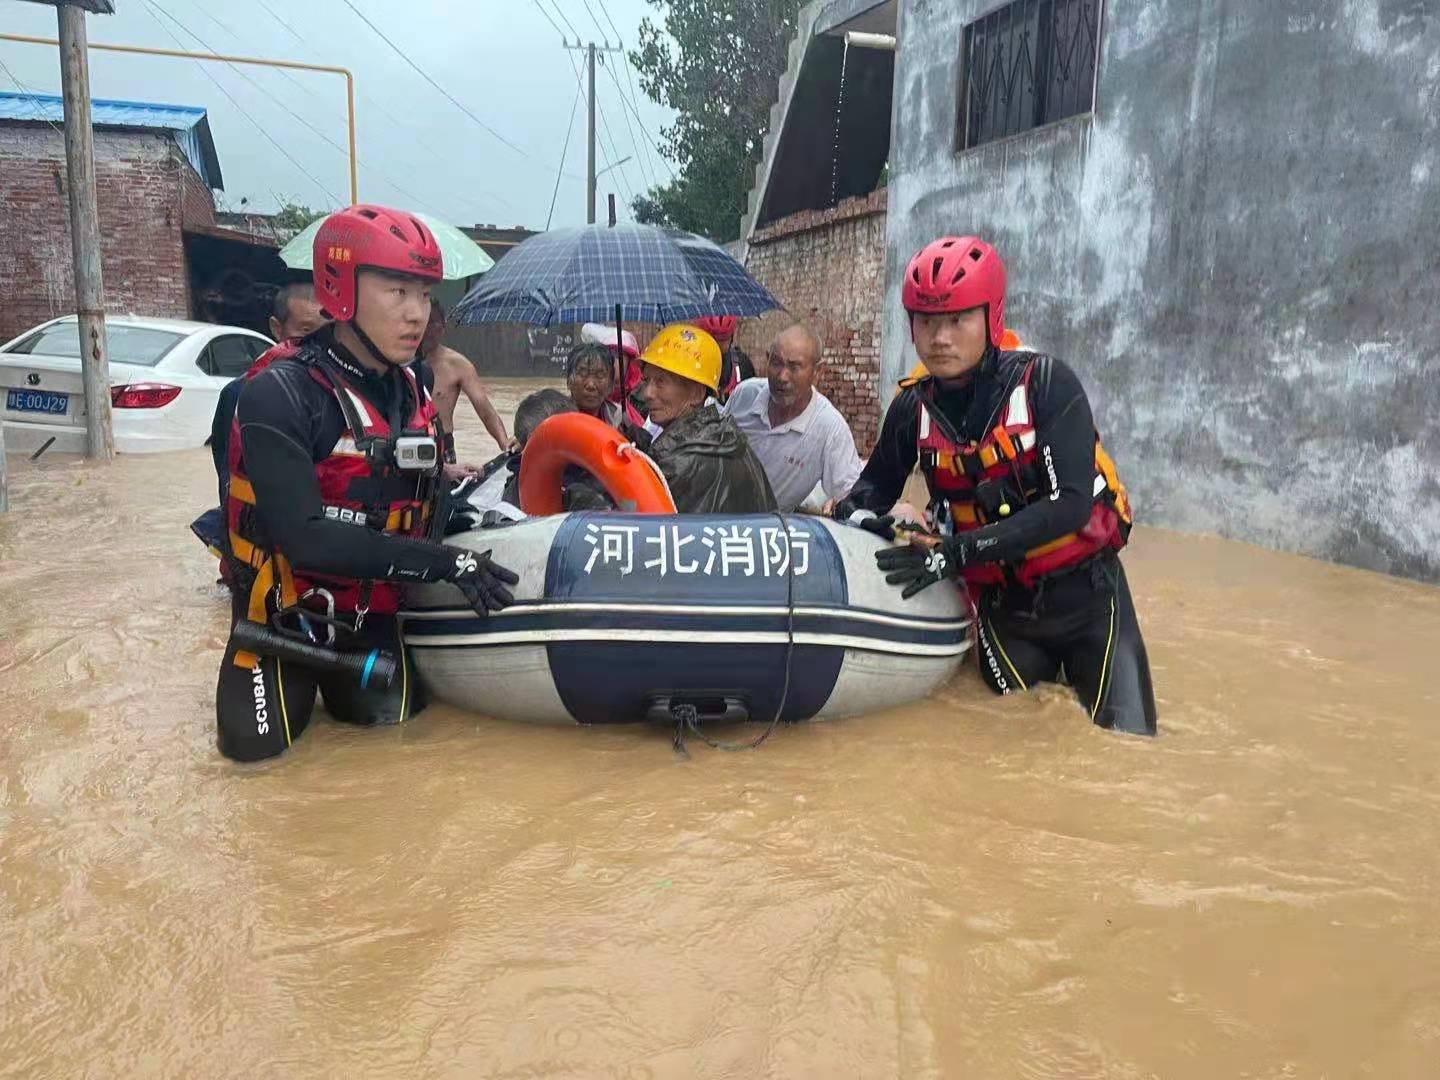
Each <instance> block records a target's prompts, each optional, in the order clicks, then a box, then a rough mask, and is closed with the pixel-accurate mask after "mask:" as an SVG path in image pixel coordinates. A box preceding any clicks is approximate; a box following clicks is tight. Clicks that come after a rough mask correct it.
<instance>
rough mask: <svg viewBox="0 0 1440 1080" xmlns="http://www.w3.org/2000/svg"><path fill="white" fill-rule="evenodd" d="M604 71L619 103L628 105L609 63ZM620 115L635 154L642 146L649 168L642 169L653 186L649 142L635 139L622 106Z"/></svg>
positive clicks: (628, 115)
mask: <svg viewBox="0 0 1440 1080" xmlns="http://www.w3.org/2000/svg"><path fill="white" fill-rule="evenodd" d="M605 72H606V74H608V75H609V76H610V81H611V82H613V83H614V84H615V90H616V92H617V93H619V95H620V103H621V104H622V105H628V104H629V103H628V102H627V101H626V100H625V88H624V87H623V86H621V85H620V80H619V79H618V78H616V76H615V72H614V71H612V70H611V69H610V65H609V64H606V65H605ZM620 115H621V117H622V118H624V120H625V129H626V130H627V131H629V132H630V145H631V146H632V147H633V148H634V149H635V152H636V153H637V154H641V153H642V151H641V149H640V148H641V147H642V146H643V147H644V151H643V157H642V161H643V162H647V163H648V165H649V168H648V169H643V168H642V171H644V172H647V174H648V177H649V178H648V180H647V181H646V182H647V183H648V184H649V185H650V186H651V187H654V186H655V162H654V160H653V155H652V154H651V152H650V144H649V143H648V142H647V141H645V140H643V139H637V138H635V129H634V127H632V126H631V124H630V113H629V112H628V111H627V110H626V109H623V108H622V109H621V110H620Z"/></svg>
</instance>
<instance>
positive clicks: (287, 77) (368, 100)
mask: <svg viewBox="0 0 1440 1080" xmlns="http://www.w3.org/2000/svg"><path fill="white" fill-rule="evenodd" d="M257 2H258V3H259V4H260V6H261V7H263V8H264V9H265V10H266V11H267V12H269V13H270V15H271V17H272V18H274V19H275V21H276V22H278V23H279V24H280V25H281V26H283V27H284V28H285V29H286V30H287V31H288V32H289V33H290V35H291V36H292V37H293V38H295V40H296V41H298V42H300V44H302V45H305V44H306V41H305V39H304V38H303V37H302V36H301V35H300V34H299V33H298V32H297V31H296V30H295V28H294V27H293V26H291V25H290V24H289V23H287V22H286V21H285V20H284V19H282V18H281V17H280V16H279V15H278V14H276V12H275V11H274V9H272V8H271V7H270V6H269V5H268V4H267V3H265V0H257ZM156 6H157V7H158V6H159V5H158V3H157V4H156ZM161 10H162V11H163V10H164V9H163V8H162V9H161ZM166 14H167V15H169V12H166ZM170 18H171V19H175V16H173V15H170ZM210 19H211V21H212V22H214V23H216V24H217V25H220V26H223V25H224V24H223V23H221V22H220V21H219V20H218V19H216V18H214V17H213V16H210ZM175 22H176V25H177V26H180V27H181V29H185V32H186V33H188V34H190V36H191V37H193V38H195V40H196V41H200V43H201V45H203V46H204V47H205V48H207V49H209V50H210V51H211V52H215V50H214V49H212V48H210V46H208V45H205V43H204V42H203V41H201V39H200V38H199V37H198V36H196V35H195V34H194V33H192V32H191V31H190V30H188V29H186V28H185V26H184V24H183V23H181V22H180V21H179V20H178V19H176V20H175ZM230 34H231V36H232V37H234V38H235V40H236V41H241V40H243V39H242V38H241V36H240V34H239V33H238V32H236V31H234V30H231V31H230ZM230 66H231V67H232V68H233V67H234V65H233V64H232V65H230ZM274 70H275V72H276V73H277V74H278V75H279V76H280V77H281V78H283V79H285V81H287V82H288V83H290V84H291V85H292V86H294V87H295V88H296V89H297V90H299V91H300V92H301V93H302V94H305V95H306V96H307V97H308V96H309V95H310V94H311V91H310V90H309V89H308V88H307V87H306V86H305V85H304V84H303V83H301V82H300V81H299V80H298V79H296V78H295V77H294V76H292V75H291V74H290V73H289V72H288V71H286V70H285V69H284V68H276V69H274ZM236 74H237V75H242V78H243V77H244V76H243V74H242V73H241V72H240V71H239V70H238V69H237V70H236ZM246 81H247V82H251V84H252V85H255V86H256V89H258V90H260V91H261V92H262V93H265V94H266V95H267V96H268V97H270V98H271V100H272V101H276V104H279V105H280V106H281V108H285V109H287V111H288V106H286V105H284V104H283V103H281V102H279V101H278V99H276V98H275V97H274V95H271V94H269V92H268V91H266V90H265V89H264V88H263V87H260V86H259V85H258V84H255V83H254V82H253V80H249V79H247V80H246ZM358 96H359V97H360V99H361V100H362V101H364V102H365V103H366V105H368V106H370V107H371V108H373V109H375V111H376V112H378V113H380V114H381V115H382V116H384V117H385V118H386V119H387V120H389V121H390V122H391V123H392V124H394V125H396V126H397V127H404V126H405V125H404V124H403V123H402V121H401V120H400V119H399V118H397V117H396V116H395V115H394V114H393V113H391V112H390V111H389V110H388V109H386V108H385V107H384V106H383V105H381V104H380V103H379V102H378V101H374V100H372V99H371V98H369V97H368V96H366V95H365V94H363V93H361V94H359V95H358ZM292 115H294V114H293V113H292ZM296 119H298V120H300V122H301V123H302V124H305V126H306V127H309V128H310V129H311V130H312V131H315V129H314V127H313V126H311V125H310V124H307V123H306V122H305V120H304V118H303V117H299V116H296ZM315 133H316V135H318V136H319V137H320V138H321V139H323V140H324V141H325V142H327V143H329V144H330V145H331V146H333V147H334V148H335V149H336V150H338V151H340V152H341V153H342V154H345V155H346V156H347V157H348V156H349V153H350V152H349V150H348V149H346V148H345V147H342V146H340V145H339V144H338V143H336V142H334V141H333V140H331V139H329V138H327V137H326V136H325V135H324V134H322V133H320V132H318V131H316V132H315ZM414 142H415V144H416V145H417V146H419V147H420V148H421V149H422V150H425V151H426V152H427V153H429V154H431V155H433V156H435V157H436V158H437V159H439V158H441V157H443V156H444V155H443V154H442V153H441V152H440V151H439V150H436V149H435V148H434V147H432V146H427V145H426V144H425V143H424V142H423V141H421V140H420V139H418V138H416V139H414ZM355 160H356V162H357V164H359V165H360V166H361V167H363V168H364V169H365V170H366V171H367V172H370V173H372V174H373V175H375V176H377V177H379V178H380V179H381V180H382V181H384V182H385V183H386V184H387V185H389V186H390V187H391V188H393V189H394V190H395V191H397V192H399V193H400V194H401V195H403V196H405V198H407V199H409V200H411V201H412V202H413V203H415V204H416V205H417V206H424V205H427V201H426V200H424V199H422V198H420V197H419V196H418V195H415V194H414V193H413V192H411V191H408V190H406V188H405V187H404V186H403V185H402V184H400V183H399V182H398V181H396V180H395V179H394V178H393V177H391V176H389V175H388V174H386V173H385V172H383V171H381V170H380V169H378V168H375V167H374V166H372V165H370V164H369V163H368V162H367V161H366V160H365V159H363V158H361V157H360V156H359V155H358V154H357V155H356V159H355ZM477 190H478V191H479V192H480V194H482V195H484V196H486V197H487V198H490V199H494V200H495V201H496V202H498V203H501V204H502V205H504V206H506V207H508V208H509V209H511V210H514V209H515V205H514V204H513V203H511V202H510V201H509V200H507V199H505V198H504V197H503V196H501V195H498V194H496V193H495V192H493V191H488V190H486V189H484V188H479V189H477Z"/></svg>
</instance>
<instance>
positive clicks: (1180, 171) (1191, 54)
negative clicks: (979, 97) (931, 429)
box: [883, 0, 1440, 581]
mask: <svg viewBox="0 0 1440 1080" xmlns="http://www.w3.org/2000/svg"><path fill="white" fill-rule="evenodd" d="M992 7H994V0H903V2H902V5H901V22H900V39H901V51H900V54H899V58H898V63H897V68H896V79H895V102H894V108H895V123H894V125H893V131H894V133H895V134H894V145H893V148H892V157H891V173H890V186H889V191H890V201H889V211H890V212H889V236H888V243H887V250H886V267H885V273H886V281H887V282H889V283H894V282H896V281H898V275H899V273H900V271H901V269H902V267H903V265H904V263H905V261H906V260H907V259H908V257H909V256H910V255H911V253H912V252H913V251H914V250H915V249H916V248H918V247H919V246H920V245H921V244H922V243H924V242H925V241H927V240H929V239H931V238H933V237H935V236H937V235H941V234H944V233H963V232H968V231H974V232H977V233H980V234H982V235H985V236H987V237H989V238H990V239H992V240H993V241H995V242H996V243H997V244H998V245H999V246H1000V248H1001V249H1002V251H1003V252H1004V254H1005V256H1006V259H1007V262H1008V264H1009V268H1010V304H1009V313H1010V314H1009V319H1008V320H1007V321H1008V322H1009V323H1010V324H1011V325H1012V326H1014V327H1015V328H1017V329H1018V330H1019V331H1020V333H1021V335H1022V337H1023V338H1024V339H1025V340H1026V341H1027V342H1028V343H1031V344H1034V345H1036V346H1037V347H1040V348H1044V349H1046V350H1048V351H1050V352H1053V353H1054V354H1055V355H1057V356H1060V357H1062V358H1064V359H1066V360H1067V361H1069V362H1070V363H1071V364H1072V365H1074V366H1075V368H1076V369H1077V370H1078V371H1079V372H1080V374H1081V377H1082V378H1083V379H1084V381H1085V383H1086V385H1087V386H1088V388H1089V390H1090V393H1091V396H1092V398H1093V400H1094V403H1095V406H1096V415H1097V418H1098V421H1099V424H1100V427H1101V430H1102V432H1103V433H1104V436H1105V440H1106V442H1107V444H1109V445H1110V446H1111V449H1112V450H1113V451H1115V453H1116V456H1117V458H1118V459H1119V462H1120V466H1121V470H1122V474H1123V475H1124V477H1125V479H1126V481H1127V482H1128V483H1129V484H1130V486H1131V488H1132V492H1133V494H1134V496H1135V501H1136V503H1137V505H1138V512H1139V518H1140V520H1141V521H1142V522H1146V523H1152V524H1160V525H1166V526H1171V527H1175V528H1180V529H1186V530H1194V531H1205V532H1214V533H1218V534H1220V535H1223V536H1228V537H1237V538H1241V539H1246V540H1251V541H1255V542H1257V543H1261V544H1264V545H1266V546H1270V547H1276V548H1281V549H1286V550H1293V551H1301V552H1306V553H1309V554H1313V555H1318V556H1321V557H1324V558H1327V559H1334V560H1338V561H1341V562H1346V563H1351V564H1354V565H1359V566H1366V567H1372V568H1375V569H1380V570H1385V571H1389V572H1393V573H1398V574H1405V575H1409V576H1413V577H1419V578H1423V579H1427V580H1431V581H1440V482H1437V477H1440V419H1437V416H1440V346H1437V338H1440V303H1437V301H1440V296H1437V290H1440V130H1437V125H1440V0H1107V3H1106V4H1105V12H1104V22H1105V25H1104V29H1103V37H1102V54H1101V60H1100V72H1099V86H1098V90H1099V93H1098V102H1099V103H1098V108H1097V111H1096V113H1095V115H1094V118H1093V120H1092V119H1091V118H1089V117H1085V118H1077V119H1074V120H1070V121H1065V122H1062V123H1060V124H1057V125H1053V126H1051V127H1049V128H1046V129H1041V130H1039V131H1036V132H1032V133H1029V134H1026V135H1021V136H1018V137H1016V138H1014V139H1011V140H1008V141H1005V142H1002V143H997V144H993V145H991V146H988V147H982V148H979V149H977V150H975V151H972V152H970V153H967V154H957V153H956V152H955V124H956V115H957V112H956V110H957V108H958V86H959V71H958V70H957V69H958V64H957V59H956V58H957V55H958V52H959V42H960V34H961V29H962V27H963V26H964V25H965V23H966V22H968V21H969V20H971V19H972V18H974V17H975V16H977V15H980V14H983V13H984V12H985V11H987V10H989V9H991V8H992ZM884 340H885V346H884V365H883V366H884V372H885V376H886V380H887V381H888V380H889V379H891V378H893V377H895V376H897V375H898V374H900V373H901V371H902V370H903V368H904V367H905V366H906V365H907V364H908V363H909V361H910V354H909V351H908V336H907V334H906V332H905V323H904V318H903V313H902V312H901V311H900V310H899V290H898V288H895V287H893V285H892V287H891V288H889V289H888V290H887V292H886V315H885V334H884Z"/></svg>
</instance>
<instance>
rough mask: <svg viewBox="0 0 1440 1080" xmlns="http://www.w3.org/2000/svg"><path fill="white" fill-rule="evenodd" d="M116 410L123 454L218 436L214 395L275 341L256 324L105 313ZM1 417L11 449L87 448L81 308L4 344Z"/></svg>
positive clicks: (0, 366)
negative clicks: (247, 327)
mask: <svg viewBox="0 0 1440 1080" xmlns="http://www.w3.org/2000/svg"><path fill="white" fill-rule="evenodd" d="M105 338H106V342H107V344H108V346H109V352H110V408H111V410H112V416H113V417H114V431H115V449H116V450H118V451H120V452H121V453H126V454H136V453H148V452H150V451H155V450H185V449H189V448H190V447H196V446H203V445H204V444H205V440H206V439H207V438H209V437H210V424H211V421H212V420H213V418H214V416H215V402H216V400H217V399H218V397H219V396H220V390H221V388H222V387H224V386H225V384H226V383H228V382H229V381H230V380H231V379H234V378H236V377H238V376H240V375H243V374H244V373H245V370H246V369H247V368H248V367H249V366H250V365H251V364H252V363H254V361H255V359H256V358H257V357H258V356H259V355H260V354H261V353H263V352H264V351H265V350H266V349H268V348H270V346H271V345H272V344H274V343H273V342H272V341H271V340H270V339H269V338H267V337H265V336H264V335H262V334H257V333H255V332H254V331H253V330H245V329H243V328H241V327H238V326H217V325H215V324H214V323H201V322H186V321H184V320H182V319H146V318H142V317H140V316H137V315H107V316H106V317H105ZM0 395H3V399H0V406H3V408H0V423H3V425H4V437H5V445H6V447H7V448H8V449H9V450H11V451H12V452H15V453H31V452H33V451H35V450H37V449H39V448H40V447H41V446H43V445H44V444H45V441H46V440H47V439H50V438H52V437H53V438H54V439H55V442H54V444H53V446H51V447H50V449H52V450H57V451H61V452H64V453H83V452H84V451H85V391H84V387H83V384H82V382H81V378H80V332H79V328H78V326H77V325H76V319H75V316H74V315H67V316H65V317H63V318H60V319H52V320H51V321H50V322H47V323H42V324H41V325H39V326H37V327H35V329H33V330H30V331H27V332H26V333H24V334H21V335H20V336H19V337H18V338H16V339H15V340H14V341H10V342H6V344H4V345H3V346H0Z"/></svg>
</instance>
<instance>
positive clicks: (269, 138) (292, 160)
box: [143, 4, 341, 206]
mask: <svg viewBox="0 0 1440 1080" xmlns="http://www.w3.org/2000/svg"><path fill="white" fill-rule="evenodd" d="M143 10H144V11H145V13H146V14H147V15H149V16H150V18H151V19H152V20H154V22H155V25H156V26H158V27H160V29H161V30H162V31H163V32H164V34H165V36H166V37H168V38H169V39H170V40H171V41H173V42H174V43H175V45H176V47H178V48H180V49H183V48H185V43H184V42H183V41H181V40H180V39H179V38H178V37H176V36H175V35H174V34H172V33H171V32H170V28H169V27H168V26H166V25H165V24H164V23H163V22H161V21H160V17H159V16H158V15H156V14H155V12H154V11H152V10H151V9H150V7H149V5H148V4H146V5H144V8H143ZM212 51H213V50H212ZM194 63H195V65H196V66H197V67H199V69H200V73H201V74H202V75H204V76H205V77H206V78H207V79H209V80H210V81H211V82H212V83H214V84H215V89H217V90H219V91H220V93H222V94H224V95H225V97H226V99H227V100H229V102H230V104H231V105H234V106H235V109H236V111H237V112H239V113H240V115H241V116H243V117H244V118H245V119H246V120H247V121H248V122H249V123H250V126H251V127H253V128H254V129H255V130H256V131H258V132H259V133H260V134H261V136H262V137H263V138H264V139H265V140H266V141H267V142H269V143H270V145H271V146H273V147H275V149H276V150H278V151H279V152H280V156H281V157H283V158H284V159H285V160H286V161H288V162H290V164H291V165H294V166H295V168H296V169H297V170H299V172H300V174H301V175H302V176H304V177H305V178H306V179H307V180H309V181H310V182H311V183H312V184H314V185H315V186H316V187H317V188H319V189H320V190H321V191H322V192H323V193H324V194H325V196H326V197H327V198H328V199H330V200H331V203H330V204H331V205H332V206H339V205H340V204H341V201H340V199H339V198H338V197H337V196H336V194H335V193H334V192H333V191H331V190H330V189H329V188H327V187H326V186H325V185H324V184H322V183H321V182H320V181H319V180H317V179H315V177H314V176H312V175H311V173H310V170H308V169H307V168H305V166H304V165H301V164H300V162H298V161H296V160H295V158H294V156H293V155H292V154H291V153H290V151H288V150H286V149H285V147H283V146H281V145H280V143H279V142H277V141H276V140H275V137H274V136H273V135H271V134H270V132H268V131H266V130H265V129H264V128H263V127H261V125H260V123H259V122H258V121H257V120H256V119H255V118H254V117H253V116H251V115H250V114H249V112H247V111H246V109H245V106H243V105H241V104H240V102H239V101H237V100H236V99H235V95H233V94H232V93H230V91H229V90H226V89H225V87H224V85H223V84H222V83H221V82H220V80H219V79H217V78H215V76H214V75H211V74H210V72H209V70H208V69H207V68H206V67H205V66H204V64H203V63H201V61H199V60H196V61H194Z"/></svg>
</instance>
